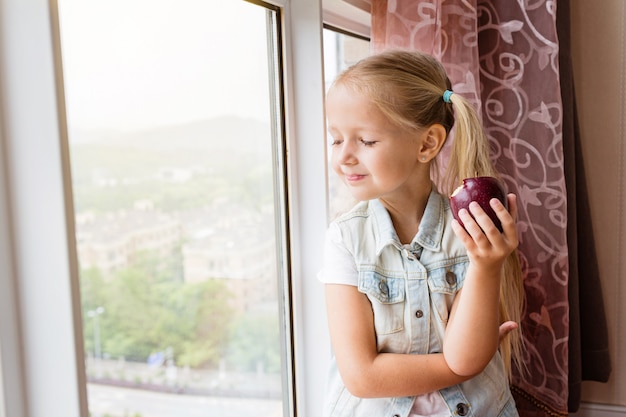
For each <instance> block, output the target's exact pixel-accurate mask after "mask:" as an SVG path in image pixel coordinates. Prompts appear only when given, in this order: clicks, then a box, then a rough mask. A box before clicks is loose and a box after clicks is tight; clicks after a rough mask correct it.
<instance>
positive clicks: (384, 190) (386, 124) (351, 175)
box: [326, 85, 428, 201]
mask: <svg viewBox="0 0 626 417" xmlns="http://www.w3.org/2000/svg"><path fill="white" fill-rule="evenodd" d="M326 114H327V119H328V132H329V134H330V136H331V143H332V157H331V163H332V167H333V170H334V171H335V172H336V173H337V175H339V177H341V178H342V179H343V181H344V182H345V183H346V184H347V185H348V188H349V189H350V191H351V193H352V196H353V197H354V198H356V199H357V200H361V201H363V200H371V199H374V198H389V197H397V196H401V195H402V193H403V192H405V191H410V190H411V189H413V188H415V185H416V184H417V183H416V181H419V180H420V178H423V175H424V172H426V173H427V172H428V171H427V169H426V170H425V169H424V166H425V164H423V163H420V162H419V161H418V154H419V149H420V143H421V138H420V135H419V134H417V133H415V132H408V131H407V130H405V129H401V128H399V127H397V126H396V125H394V124H393V123H392V122H391V121H390V120H389V119H388V118H387V117H386V116H385V115H384V114H383V113H382V112H381V111H380V110H378V108H377V107H376V106H374V105H373V104H372V103H371V102H370V101H369V100H368V98H367V97H366V96H365V95H363V94H360V93H356V92H354V91H351V90H349V89H347V88H346V87H344V86H342V85H336V86H334V87H333V88H332V89H331V90H330V91H329V93H328V96H327V99H326Z"/></svg>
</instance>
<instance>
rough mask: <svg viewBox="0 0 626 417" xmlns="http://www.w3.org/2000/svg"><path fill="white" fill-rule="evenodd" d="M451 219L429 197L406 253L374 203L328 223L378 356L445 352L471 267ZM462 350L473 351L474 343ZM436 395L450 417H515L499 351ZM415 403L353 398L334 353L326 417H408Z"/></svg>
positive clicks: (436, 197) (437, 199) (444, 206)
mask: <svg viewBox="0 0 626 417" xmlns="http://www.w3.org/2000/svg"><path fill="white" fill-rule="evenodd" d="M433 189H434V187H433ZM451 219H452V215H451V212H450V207H449V205H448V200H447V199H446V198H445V197H444V196H442V195H441V194H439V193H437V192H436V191H433V192H431V194H430V196H429V199H428V204H427V206H426V209H425V212H424V215H423V217H422V220H421V222H420V227H419V231H418V233H417V235H416V236H415V238H414V239H413V241H412V242H411V245H410V248H405V247H404V246H403V245H402V244H401V243H400V242H399V240H398V237H397V235H396V232H395V230H394V227H393V224H392V222H391V218H390V217H389V214H388V212H387V210H386V209H385V208H384V206H383V205H382V204H381V203H380V201H378V200H371V201H366V202H361V203H359V204H357V206H355V207H354V208H353V209H352V210H351V211H350V212H348V213H346V214H344V215H343V216H341V217H339V218H338V219H337V220H335V221H334V222H333V224H332V225H331V227H338V228H339V231H340V233H341V236H342V242H343V244H344V245H345V247H346V249H347V250H348V251H349V252H350V253H351V254H352V255H353V257H354V260H355V263H356V268H357V271H358V290H359V291H360V292H362V293H364V294H366V295H367V297H368V298H369V300H370V302H371V304H372V309H373V311H374V326H375V330H376V336H377V346H378V351H379V352H398V353H413V354H427V353H437V352H442V344H443V336H444V331H445V328H446V323H447V321H448V313H449V311H450V308H451V306H452V302H453V301H454V297H455V294H456V292H457V291H459V290H460V289H461V287H462V286H463V281H464V279H465V272H466V271H467V267H468V264H469V261H468V258H467V255H466V252H465V248H464V246H463V244H462V243H461V241H460V240H459V239H458V238H456V235H455V234H454V232H453V230H452V227H451V226H450V222H451ZM477 337H479V335H477ZM467 347H468V349H471V348H472V341H471V340H468V341H467ZM440 393H441V395H442V397H443V399H444V401H445V403H446V404H447V406H448V408H449V410H450V414H451V415H452V416H475V417H500V416H501V417H511V416H517V415H518V413H517V410H516V408H515V402H514V400H513V397H512V395H511V392H510V390H509V383H508V380H507V377H506V375H505V371H504V365H503V362H502V358H501V356H500V354H499V353H497V354H496V355H494V357H493V358H492V360H491V362H489V364H488V365H487V367H486V368H485V370H484V371H483V372H482V373H480V374H479V375H477V376H476V377H474V378H472V379H470V380H468V381H466V382H464V383H461V384H459V385H455V386H452V387H448V388H445V389H442V390H440ZM414 400H415V397H396V398H358V397H355V396H353V395H352V394H350V393H349V392H348V390H347V389H346V387H345V386H344V384H343V382H342V380H341V377H340V375H339V372H338V370H337V365H336V362H335V358H334V355H333V357H332V362H331V370H330V377H329V381H328V393H327V402H326V406H325V412H324V416H325V417H407V416H408V415H409V412H410V410H411V407H412V405H413V402H414Z"/></svg>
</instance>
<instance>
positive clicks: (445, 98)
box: [443, 90, 454, 103]
mask: <svg viewBox="0 0 626 417" xmlns="http://www.w3.org/2000/svg"><path fill="white" fill-rule="evenodd" d="M452 94H454V91H450V90H446V91H444V92H443V101H445V102H446V103H450V96H451V95H452Z"/></svg>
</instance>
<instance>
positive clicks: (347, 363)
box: [326, 284, 469, 398]
mask: <svg viewBox="0 0 626 417" xmlns="http://www.w3.org/2000/svg"><path fill="white" fill-rule="evenodd" d="M326 307H327V311H328V321H329V331H330V338H331V342H332V346H333V350H334V353H335V358H336V360H337V366H338V368H339V373H340V374H341V377H342V379H343V382H344V384H345V386H346V388H347V389H348V391H350V393H352V395H354V396H357V397H361V398H372V397H399V396H409V395H419V394H424V393H427V392H431V391H435V390H438V389H441V388H445V387H448V386H451V385H455V384H458V383H460V382H463V381H465V380H467V379H469V378H468V377H465V376H459V375H456V374H455V373H453V372H452V371H451V370H450V369H449V368H448V365H447V364H446V361H445V359H444V356H443V354H428V355H414V354H399V353H379V352H378V351H377V349H376V335H375V333H374V315H373V312H372V307H371V304H370V301H369V299H368V298H367V296H366V295H365V294H363V293H361V292H359V291H358V290H357V288H356V287H355V286H351V285H341V284H326ZM468 344H469V343H468Z"/></svg>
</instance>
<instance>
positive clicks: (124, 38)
mask: <svg viewBox="0 0 626 417" xmlns="http://www.w3.org/2000/svg"><path fill="white" fill-rule="evenodd" d="M276 13H277V11H275V10H274V11H272V10H268V9H266V8H264V7H262V6H260V5H259V4H252V3H248V2H245V1H217V0H176V1H174V0H158V1H155V0H107V1H98V2H94V1H89V2H86V1H83V0H59V15H60V30H61V41H62V59H63V66H64V84H65V93H66V106H67V120H68V127H69V141H70V157H71V167H72V183H73V195H74V205H75V212H76V238H77V253H78V257H79V262H80V277H81V302H82V307H83V333H84V345H85V357H86V369H87V377H88V402H89V411H90V416H91V417H104V416H107V417H126V416H129V417H193V416H226V415H228V416H241V417H244V416H245V417H249V416H252V415H254V416H263V417H280V416H282V415H283V409H284V407H285V406H284V405H283V404H284V402H283V398H284V397H286V396H287V395H285V393H283V385H282V375H283V374H287V373H288V372H287V370H286V369H285V368H284V365H283V363H286V360H284V359H283V357H282V354H281V351H282V350H283V344H284V342H283V340H285V338H284V337H283V335H282V334H281V329H283V328H285V325H284V324H283V323H284V320H287V319H286V318H285V317H284V316H283V315H282V314H283V308H282V307H281V305H280V302H281V300H282V299H283V295H282V293H281V292H280V291H279V288H282V285H283V284H282V282H283V279H284V278H283V277H282V276H281V274H283V271H284V270H285V268H284V267H283V266H282V264H283V263H284V262H285V261H284V257H283V256H282V255H281V253H282V252H283V251H284V250H283V249H282V248H283V245H284V242H285V239H284V238H283V232H282V230H284V229H283V225H281V224H280V220H278V221H277V220H276V219H282V218H283V213H282V212H281V211H280V210H281V207H284V206H285V204H284V202H283V200H281V198H282V197H281V196H280V190H279V189H277V185H280V183H279V180H277V178H283V177H282V171H280V172H279V170H282V167H281V164H280V163H276V162H275V161H279V162H280V161H281V157H280V155H276V152H277V151H276V150H277V149H281V145H280V143H281V136H282V133H281V132H279V131H278V130H277V129H276V127H277V126H281V125H282V123H280V121H279V120H277V119H276V117H281V115H280V114H279V112H278V111H277V109H280V107H281V106H280V105H279V97H278V96H277V94H276V90H277V89H278V87H277V86H276V82H275V80H276V79H278V78H277V74H276V73H275V72H274V69H275V68H280V65H278V63H277V62H276V59H277V56H278V54H276V52H275V50H276V48H277V45H276V43H275V42H276V39H278V37H277V36H276V35H275V34H276V31H277V27H276V26H275V25H276V22H277V21H279V20H280V19H278V18H277V16H276V15H275V14H276ZM277 231H278V232H277ZM279 232H280V233H279ZM286 351H288V349H287V350H286ZM285 401H286V400H285Z"/></svg>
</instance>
